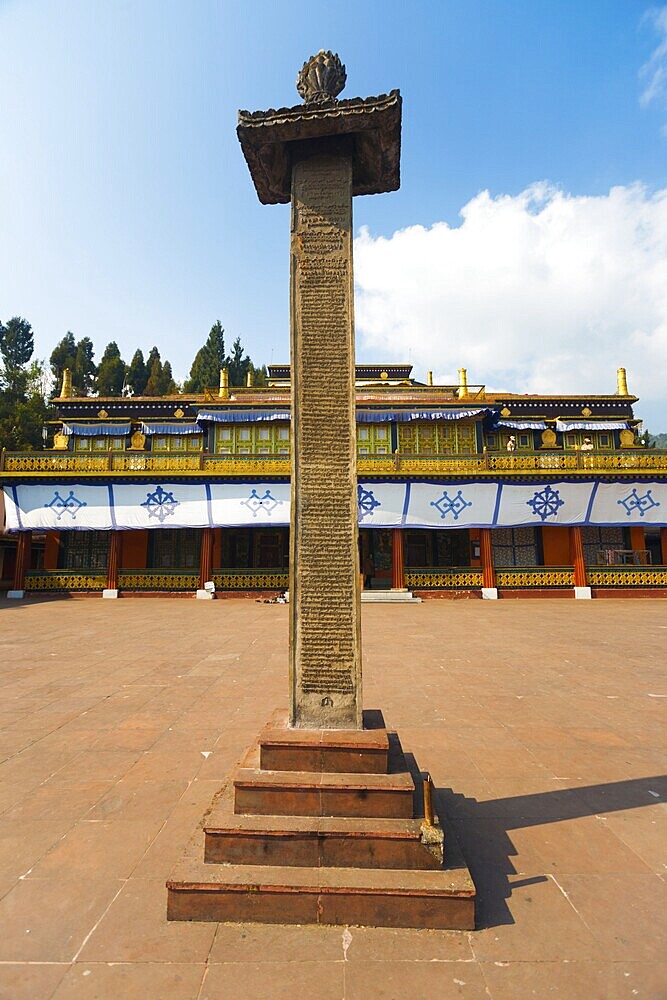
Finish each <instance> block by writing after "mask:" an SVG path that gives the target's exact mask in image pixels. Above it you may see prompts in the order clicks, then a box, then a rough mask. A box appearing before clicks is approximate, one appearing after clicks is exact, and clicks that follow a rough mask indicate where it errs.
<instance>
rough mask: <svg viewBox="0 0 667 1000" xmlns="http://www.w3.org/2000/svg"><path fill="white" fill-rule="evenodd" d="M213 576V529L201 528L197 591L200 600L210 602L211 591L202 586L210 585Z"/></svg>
mask: <svg viewBox="0 0 667 1000" xmlns="http://www.w3.org/2000/svg"><path fill="white" fill-rule="evenodd" d="M212 575H213V528H202V533H201V554H200V557H199V590H198V591H197V597H198V598H199V599H200V600H211V599H212V597H213V591H208V590H205V589H204V585H205V584H207V583H210V581H211V577H212Z"/></svg>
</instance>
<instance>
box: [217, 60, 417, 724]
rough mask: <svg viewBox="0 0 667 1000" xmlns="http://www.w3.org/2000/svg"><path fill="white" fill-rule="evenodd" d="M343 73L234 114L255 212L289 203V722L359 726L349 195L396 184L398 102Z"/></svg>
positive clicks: (321, 75) (306, 82) (339, 69)
mask: <svg viewBox="0 0 667 1000" xmlns="http://www.w3.org/2000/svg"><path fill="white" fill-rule="evenodd" d="M345 79H346V72H345V67H344V66H343V64H342V63H341V61H340V59H339V57H338V56H337V55H335V54H334V53H332V52H324V51H322V52H318V53H317V55H316V56H313V57H312V58H311V59H309V60H308V61H307V62H306V63H305V64H304V66H303V69H302V70H301V72H300V73H299V77H298V81H297V90H298V91H299V94H300V95H301V97H302V98H303V101H304V103H303V105H300V106H297V107H294V108H280V109H278V110H275V109H269V110H268V111H254V112H249V111H239V124H238V129H237V134H238V137H239V141H240V143H241V148H242V149H243V154H244V156H245V158H246V162H247V164H248V167H249V169H250V174H251V176H252V179H253V183H254V185H255V188H256V190H257V194H258V197H259V199H260V201H261V202H262V203H263V204H265V205H275V204H285V203H286V202H291V204H292V230H291V303H290V306H291V308H290V329H291V334H290V338H291V382H292V514H291V525H290V528H291V531H290V712H289V716H290V724H291V725H292V726H295V727H299V728H303V729H357V728H360V727H361V725H362V705H361V648H360V646H361V642H360V626H359V620H360V595H359V566H358V558H359V557H358V526H357V482H356V443H355V422H354V420H355V413H354V403H355V399H354V317H353V283H352V197H353V196H354V195H362V194H379V193H381V192H383V191H396V190H397V189H398V187H399V184H400V170H399V166H400V148H401V143H400V137H401V96H400V94H399V93H398V91H397V90H392V91H391V92H390V93H389V94H383V95H381V96H380V97H368V98H365V99H362V98H352V99H350V100H342V101H339V100H338V94H339V93H340V92H341V90H342V89H343V87H344V85H345Z"/></svg>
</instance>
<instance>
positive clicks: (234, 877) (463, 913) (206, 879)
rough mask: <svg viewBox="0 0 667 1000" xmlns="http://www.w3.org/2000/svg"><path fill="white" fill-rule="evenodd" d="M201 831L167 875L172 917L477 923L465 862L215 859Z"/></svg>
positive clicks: (461, 926)
mask: <svg viewBox="0 0 667 1000" xmlns="http://www.w3.org/2000/svg"><path fill="white" fill-rule="evenodd" d="M202 849H203V845H202V831H201V830H200V831H199V832H198V836H196V837H195V838H194V839H193V841H192V842H191V844H190V846H189V848H188V851H187V852H186V855H185V857H184V858H183V860H182V861H181V862H180V863H179V864H178V865H177V867H176V868H175V869H174V871H173V872H172V875H171V877H170V878H169V880H168V882H167V893H168V902H167V917H168V919H169V920H212V921H229V920H233V921H246V922H247V921H257V922H260V923H279V924H285V923H296V924H353V925H358V924H361V925H370V926H381V927H431V928H435V929H456V930H473V929H474V899H475V887H474V885H473V883H472V880H471V878H470V874H469V872H468V869H467V868H465V866H463V865H462V864H461V865H457V866H456V867H448V868H447V869H446V870H443V869H441V870H439V871H406V870H403V869H400V870H390V869H389V870H388V869H379V870H373V869H366V868H363V869H362V868H321V867H274V866H271V867H268V866H267V867H264V866H259V865H236V864H230V865H212V864H206V863H205V862H203V861H202V860H200V859H201V857H202Z"/></svg>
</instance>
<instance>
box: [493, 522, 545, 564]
mask: <svg viewBox="0 0 667 1000" xmlns="http://www.w3.org/2000/svg"><path fill="white" fill-rule="evenodd" d="M491 542H492V545H493V562H494V565H495V566H496V568H497V569H502V568H503V567H505V566H539V565H540V562H541V560H540V558H539V547H538V538H537V529H536V528H532V527H526V528H494V529H493V531H492V532H491Z"/></svg>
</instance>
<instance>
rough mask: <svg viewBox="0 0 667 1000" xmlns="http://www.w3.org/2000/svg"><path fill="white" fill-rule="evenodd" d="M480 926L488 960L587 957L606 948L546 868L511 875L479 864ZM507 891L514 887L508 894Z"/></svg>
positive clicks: (481, 949) (475, 941)
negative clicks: (544, 869) (544, 871)
mask: <svg viewBox="0 0 667 1000" xmlns="http://www.w3.org/2000/svg"><path fill="white" fill-rule="evenodd" d="M473 877H474V878H475V882H476V884H477V888H478V893H479V901H478V907H477V921H478V927H479V929H478V930H477V931H476V932H475V933H474V934H473V935H472V937H471V946H472V950H473V954H474V956H475V958H476V959H477V960H478V961H480V962H486V961H501V962H511V961H519V960H521V961H557V960H562V959H568V960H569V961H577V960H579V961H586V960H591V959H597V958H600V957H601V956H602V954H603V951H602V948H601V946H600V944H599V943H598V941H597V940H596V938H595V937H594V936H593V934H592V933H591V931H590V929H589V927H588V926H587V925H586V923H585V922H584V920H583V919H582V918H581V916H579V914H578V913H577V912H576V911H575V910H574V909H573V907H572V906H571V905H570V903H569V902H568V900H567V899H566V898H565V896H564V895H563V893H562V892H561V890H560V889H559V887H558V885H556V883H555V882H554V881H553V879H551V878H548V877H545V876H544V875H543V874H541V873H536V874H534V875H520V876H510V877H509V878H507V877H506V876H504V875H501V874H500V873H499V872H498V871H497V870H495V869H491V868H490V867H489V868H486V867H482V868H480V867H479V866H475V868H474V870H473ZM503 893H509V895H507V896H506V898H503Z"/></svg>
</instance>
